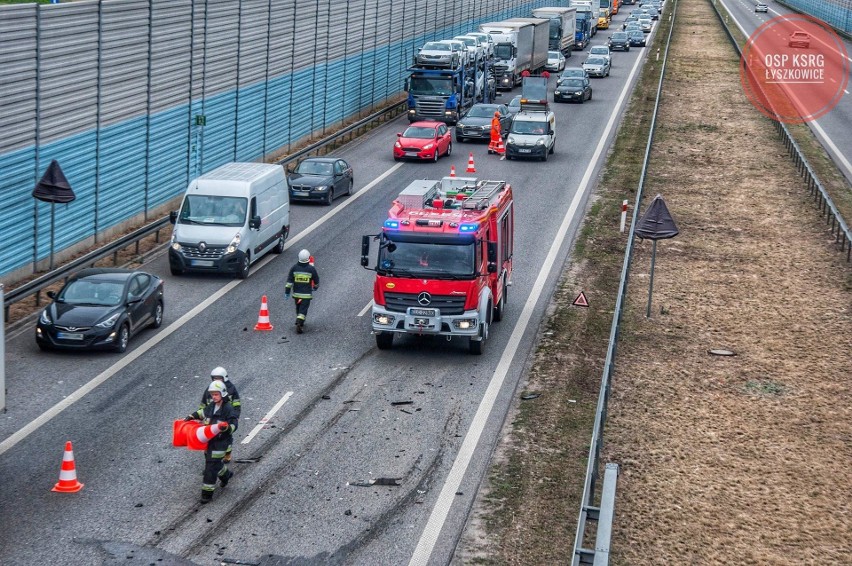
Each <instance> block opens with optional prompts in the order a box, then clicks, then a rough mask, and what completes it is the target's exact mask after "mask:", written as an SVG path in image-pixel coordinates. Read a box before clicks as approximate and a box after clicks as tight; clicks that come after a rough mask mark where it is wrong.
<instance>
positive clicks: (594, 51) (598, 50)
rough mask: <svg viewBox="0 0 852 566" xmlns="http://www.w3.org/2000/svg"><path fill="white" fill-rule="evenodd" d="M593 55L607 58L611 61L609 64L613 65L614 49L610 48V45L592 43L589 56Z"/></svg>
mask: <svg viewBox="0 0 852 566" xmlns="http://www.w3.org/2000/svg"><path fill="white" fill-rule="evenodd" d="M593 55H594V56H595V57H603V58H605V59H606V60H607V61H609V64H610V65H612V50H611V49H610V48H609V46H608V45H592V47H591V48H590V49H589V57H591V56H593Z"/></svg>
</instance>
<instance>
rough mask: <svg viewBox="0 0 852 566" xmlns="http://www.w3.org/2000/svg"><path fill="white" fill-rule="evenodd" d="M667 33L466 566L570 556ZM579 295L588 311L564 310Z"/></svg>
mask: <svg viewBox="0 0 852 566" xmlns="http://www.w3.org/2000/svg"><path fill="white" fill-rule="evenodd" d="M666 13H669V12H666ZM670 26H671V19H669V18H668V17H666V18H662V19H661V20H660V24H659V27H658V31H657V33H656V34H655V38H654V41H653V43H651V44H649V46H648V47H646V49H645V51H644V53H643V56H645V57H648V61H646V63H645V66H644V67H643V70H642V72H641V74H640V78H639V79H638V81H637V85H636V88H635V90H634V91H633V94H632V95H631V98H630V103H629V105H628V107H627V110H626V112H625V115H624V118H623V120H622V123H621V126H620V127H619V132H618V135H617V136H616V139H615V142H614V144H613V147H612V149H611V151H610V153H609V155H608V158H607V162H606V166H605V168H604V169H603V176H602V179H601V181H600V183H599V186H598V188H597V190H596V191H595V194H594V195H593V197H592V200H591V201H590V205H589V207H588V211H587V213H586V215H585V219H584V222H583V225H582V227H581V229H580V231H579V233H578V236H577V240H576V242H575V244H574V248H573V252H572V254H571V257H570V259H569V262H570V263H571V265H570V267H569V268H568V269H567V270H566V271H565V272H564V273H563V276H562V279H561V280H560V282H559V285H558V287H557V289H556V291H555V293H554V297H553V299H552V301H551V305H552V307H551V312H550V313H549V315H548V317H547V320H546V321H545V323H544V325H543V326H542V329H541V330H540V335H539V343H538V345H537V348H536V352H535V354H534V356H533V360H532V367H531V369H530V371H529V379H528V383H527V386H526V389H525V392H526V391H536V392H539V393H541V396H540V397H538V398H536V399H532V400H526V401H525V400H519V401H518V403H519V405H518V406H517V408H516V409H515V410H514V412H513V414H512V415H511V417H510V419H509V421H508V422H507V424H506V425H505V426H506V429H507V430H506V431H504V432H505V438H506V439H505V441H504V442H506V443H507V444H506V445H505V446H504V447H502V448H498V455H497V457H496V458H495V464H494V465H493V466H492V469H491V470H490V472H489V476H488V482H487V487H486V488H485V489H484V490H483V491H482V492H481V495H480V497H481V501H480V505H479V509H480V513H481V516H479V517H477V518H475V519H474V520H475V521H476V522H477V523H478V524H479V526H480V528H481V530H484V531H485V533H484V534H485V536H484V537H479V539H478V540H470V539H469V540H468V541H466V542H467V543H468V544H469V546H468V547H467V548H465V549H464V550H463V551H462V554H464V556H463V558H462V560H463V562H464V563H466V564H482V565H496V564H507V563H516V564H555V563H565V561H566V557H567V556H569V554H570V551H571V547H572V545H573V540H574V534H575V530H576V525H577V518H578V514H579V510H580V501H581V499H582V490H583V484H584V479H585V475H586V465H587V461H588V452H589V441H590V439H591V430H592V426H593V424H594V419H595V411H596V406H597V398H598V390H599V387H600V379H601V375H602V372H603V361H604V359H605V356H606V349H607V344H608V339H609V333H610V328H611V325H612V317H613V313H614V309H615V296H616V293H617V290H618V285H619V281H620V279H621V270H622V266H623V262H624V249H625V245H626V234H622V233H620V231H619V222H620V217H621V207H622V201H623V200H625V199H626V200H628V201H630V202H631V203H632V202H633V201H634V200H635V194H636V189H637V186H638V180H639V177H640V174H641V171H642V163H643V159H644V155H645V149H646V144H647V139H648V132H649V129H650V124H651V117H652V113H653V108H654V103H655V100H656V91H657V86H658V83H659V78H660V71H661V62H660V61H658V60H656V58H655V52H656V46H657V45H660V46H661V47H663V46H664V45H663V42H664V41H665V38H666V37H667V36H668V33H669V28H670ZM581 290H582V291H584V293H585V294H586V297H587V299H588V300H589V302H590V306H589V308H582V307H575V306H572V303H573V301H574V298H575V297H576V296H577V294H578V293H579V291H581ZM623 325H626V326H627V327H629V326H630V321H629V320H628V321H625V322H624V323H623ZM623 327H624V326H623ZM628 339H629V338H628ZM522 395H523V393H522Z"/></svg>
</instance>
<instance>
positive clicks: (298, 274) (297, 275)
mask: <svg viewBox="0 0 852 566" xmlns="http://www.w3.org/2000/svg"><path fill="white" fill-rule="evenodd" d="M293 280H294V281H295V282H296V283H310V282H311V274H310V273H306V272H304V271H294V272H293Z"/></svg>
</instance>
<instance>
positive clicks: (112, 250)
mask: <svg viewBox="0 0 852 566" xmlns="http://www.w3.org/2000/svg"><path fill="white" fill-rule="evenodd" d="M405 107H406V101H405V100H403V101H400V102H397V103H395V104H392V105H391V106H388V107H387V108H384V109H382V110H379V111H377V112H373V113H372V114H370V115H369V116H365V117H364V118H362V119H360V120H358V121H357V122H354V123H352V124H350V125H349V126H346V127H345V128H342V129H341V130H340V131H338V132H335V133H334V134H332V135H330V136H327V137H325V138H322V139H321V140H318V141H316V142H314V143H312V144H310V145H308V146H307V147H305V148H303V149H300V150H299V151H297V152H295V153H292V154H290V155H288V156H287V157H285V158H284V159H281V160H279V161H276V162H275V163H276V164H277V165H281V166H283V167H285V168H286V166H287V164H289V163H291V162H293V161H295V160H297V159H300V158H302V157H305V156H307V155H310V154H312V153H318V152H320V151H322V150H324V149H325V148H326V147H327V146H329V145H331V144H333V143H335V142H337V141H338V140H341V139H345V137H346V136H349V140H348V141H352V139H354V138H355V137H358V136H360V135H362V134H363V132H360V130H362V129H364V130H365V131H366V129H368V128H369V127H370V126H372V124H373V123H374V122H376V121H378V120H383V121H387V120H388V119H389V117H390V118H395V117H396V116H397V115H398V114H399V113H400V110H404V109H405ZM359 132H360V133H359ZM168 226H169V218H168V216H166V217H164V218H161V219H159V220H156V221H154V222H152V223H150V224H148V225H146V226H143V227H142V228H139V229H138V230H135V231H133V232H131V233H129V234H126V235H125V236H122V237H121V238H119V239H117V240H115V241H113V242H110V243H109V244H107V245H105V246H103V247H100V248H98V249H96V250H92V251H91V252H89V253H87V254H85V255H83V256H81V257H78V258H77V259H75V260H73V261H70V262H68V263H67V264H65V265H62V266H60V267H58V268H56V269H54V270H52V271H49V272H47V273H45V274H44V275H42V276H40V277H38V278H36V279H33V280H32V281H29V282H27V283H25V284H23V285H21V286H19V287H17V288H15V289H13V290H11V291H9V292H8V293H6V295H5V299H4V301H3V312H4V314H5V320H9V308H10V307H11V306H12V305H13V304H15V303H17V302H18V301H21V300H23V299H26V298H28V297H30V296H32V295H35V296H36V306H40V305H41V301H42V299H41V292H42V290H43V289H45V288H46V287H49V286H51V285H53V284H54V283H56V282H57V281H60V280H67V279H68V278H70V277H71V276H72V275H73V274H74V273H76V272H77V271H79V270H80V269H82V268H85V267H90V266H92V265H94V264H95V263H97V262H98V261H100V260H102V259H104V258H106V257H109V256H113V264H116V263H117V262H118V254H119V253H120V252H121V251H122V250H124V249H126V248H128V247H130V246H134V245H135V246H136V255H137V256H138V255H139V242H140V240H142V239H143V238H145V237H147V236H150V235H151V234H156V241H157V242H159V241H160V230H163V229H164V228H167V227H168ZM158 249H159V247H158ZM143 259H144V256H143Z"/></svg>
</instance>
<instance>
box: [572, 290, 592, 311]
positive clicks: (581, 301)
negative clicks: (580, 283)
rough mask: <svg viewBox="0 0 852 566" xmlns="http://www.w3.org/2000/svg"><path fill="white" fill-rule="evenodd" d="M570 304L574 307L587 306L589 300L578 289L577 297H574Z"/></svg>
mask: <svg viewBox="0 0 852 566" xmlns="http://www.w3.org/2000/svg"><path fill="white" fill-rule="evenodd" d="M571 304H572V305H574V306H575V307H587V306H589V301H587V300H586V294H585V293H584V292H582V291H580V294H579V295H577V298H576V299H574V302H573V303H571Z"/></svg>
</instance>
